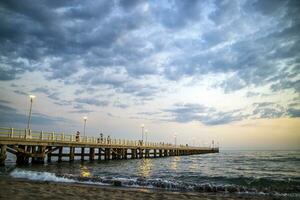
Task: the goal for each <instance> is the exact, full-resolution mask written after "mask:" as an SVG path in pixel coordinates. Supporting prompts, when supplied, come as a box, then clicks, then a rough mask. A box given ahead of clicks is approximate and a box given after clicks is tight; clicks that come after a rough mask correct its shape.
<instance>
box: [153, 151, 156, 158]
mask: <svg viewBox="0 0 300 200" xmlns="http://www.w3.org/2000/svg"><path fill="white" fill-rule="evenodd" d="M153 158H156V149H153Z"/></svg>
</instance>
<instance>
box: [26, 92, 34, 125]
mask: <svg viewBox="0 0 300 200" xmlns="http://www.w3.org/2000/svg"><path fill="white" fill-rule="evenodd" d="M29 98H30V108H29V116H28V122H27V129H28V130H29V129H30V120H31V112H32V103H33V99H34V98H35V96H34V95H29Z"/></svg>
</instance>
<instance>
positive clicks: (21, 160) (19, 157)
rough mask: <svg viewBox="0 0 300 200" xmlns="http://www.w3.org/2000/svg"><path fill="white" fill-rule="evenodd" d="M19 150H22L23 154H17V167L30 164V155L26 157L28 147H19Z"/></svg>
mask: <svg viewBox="0 0 300 200" xmlns="http://www.w3.org/2000/svg"><path fill="white" fill-rule="evenodd" d="M18 148H19V149H22V150H23V152H20V151H18V152H17V154H16V155H17V161H16V162H17V165H24V164H28V163H29V159H28V155H26V153H27V152H26V146H24V145H19V146H18Z"/></svg>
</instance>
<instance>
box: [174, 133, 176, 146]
mask: <svg viewBox="0 0 300 200" xmlns="http://www.w3.org/2000/svg"><path fill="white" fill-rule="evenodd" d="M174 144H175V147H176V146H177V134H176V133H174Z"/></svg>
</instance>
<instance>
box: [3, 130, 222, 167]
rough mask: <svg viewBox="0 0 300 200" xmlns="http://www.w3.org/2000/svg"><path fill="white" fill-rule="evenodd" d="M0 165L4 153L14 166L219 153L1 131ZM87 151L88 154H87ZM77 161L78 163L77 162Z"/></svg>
mask: <svg viewBox="0 0 300 200" xmlns="http://www.w3.org/2000/svg"><path fill="white" fill-rule="evenodd" d="M0 147H1V148H0V165H4V164H5V160H6V158H7V153H12V154H14V155H15V156H16V162H17V164H28V163H29V162H31V163H44V162H45V160H47V161H48V162H51V160H52V158H56V159H55V160H57V161H58V162H61V161H63V160H65V158H68V160H69V161H74V160H75V159H76V158H78V157H79V158H80V159H81V160H85V159H86V157H87V159H88V160H90V161H93V160H95V159H97V160H116V159H138V158H158V157H166V156H182V155H193V154H204V153H218V152H219V148H210V147H192V146H187V145H172V144H168V143H154V142H142V141H134V140H123V139H109V138H102V139H101V138H95V137H84V136H80V137H76V136H75V134H73V135H72V134H64V133H55V132H51V133H50V132H43V131H32V130H28V129H14V128H0ZM86 150H87V151H86ZM79 158H78V159H79Z"/></svg>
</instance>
